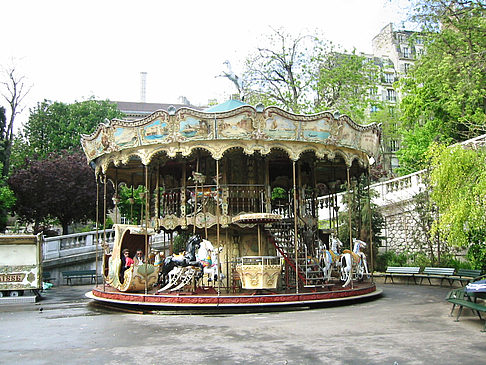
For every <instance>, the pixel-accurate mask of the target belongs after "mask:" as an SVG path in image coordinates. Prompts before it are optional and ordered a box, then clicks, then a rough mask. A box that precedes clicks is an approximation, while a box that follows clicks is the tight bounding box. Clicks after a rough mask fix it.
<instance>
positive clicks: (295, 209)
mask: <svg viewBox="0 0 486 365" xmlns="http://www.w3.org/2000/svg"><path fill="white" fill-rule="evenodd" d="M292 175H293V182H294V246H295V292H296V293H299V242H298V238H297V185H296V179H295V161H293V162H292Z"/></svg>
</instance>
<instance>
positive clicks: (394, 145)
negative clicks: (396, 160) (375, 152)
mask: <svg viewBox="0 0 486 365" xmlns="http://www.w3.org/2000/svg"><path fill="white" fill-rule="evenodd" d="M398 149H399V144H398V141H396V140H392V141H390V152H396V151H398Z"/></svg>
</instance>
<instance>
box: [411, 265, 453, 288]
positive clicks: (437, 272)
mask: <svg viewBox="0 0 486 365" xmlns="http://www.w3.org/2000/svg"><path fill="white" fill-rule="evenodd" d="M454 271H456V269H455V268H453V267H426V268H425V269H424V271H423V272H422V274H420V275H417V277H419V278H420V284H422V281H423V280H424V279H427V280H428V281H429V284H430V285H432V282H431V281H430V279H440V285H441V286H442V282H443V281H444V280H448V281H449V284H450V285H452V283H451V281H450V277H451V276H452V275H454Z"/></svg>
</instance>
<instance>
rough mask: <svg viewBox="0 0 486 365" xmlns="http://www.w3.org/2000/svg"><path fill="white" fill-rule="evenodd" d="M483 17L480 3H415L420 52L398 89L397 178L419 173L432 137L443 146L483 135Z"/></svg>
mask: <svg viewBox="0 0 486 365" xmlns="http://www.w3.org/2000/svg"><path fill="white" fill-rule="evenodd" d="M485 15H486V5H485V4H484V1H482V0H471V1H460V0H419V1H417V2H416V6H415V15H414V20H415V21H417V22H419V24H421V25H422V29H423V33H422V35H423V36H424V37H425V39H426V52H425V54H424V55H423V56H422V57H421V58H420V59H419V60H417V62H416V63H415V67H413V68H412V69H411V71H410V73H409V75H408V77H407V78H406V79H403V80H402V83H401V87H402V90H403V91H404V92H405V93H406V95H405V96H404V98H403V99H402V102H401V105H400V107H401V112H402V119H403V123H404V124H403V131H404V133H405V138H404V139H405V145H404V149H403V151H401V152H400V154H399V159H400V164H401V165H402V166H403V169H402V172H403V173H406V172H409V171H413V170H417V169H420V168H421V165H422V162H423V160H422V158H421V153H423V152H424V150H425V149H426V147H428V145H430V144H431V143H432V142H433V141H434V139H435V136H438V141H440V142H445V143H448V142H451V141H461V140H465V139H468V138H471V137H473V136H476V135H478V134H481V133H485V132H486V101H485V100H486V97H485V95H486V52H485V49H486V37H485V36H484V34H485V33H486V22H485V21H484V19H485ZM407 130H409V132H406V131H407Z"/></svg>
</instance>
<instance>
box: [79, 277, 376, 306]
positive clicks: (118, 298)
mask: <svg viewBox="0 0 486 365" xmlns="http://www.w3.org/2000/svg"><path fill="white" fill-rule="evenodd" d="M381 293H382V290H381V289H377V288H376V285H375V284H374V283H370V282H362V283H354V285H353V288H341V286H339V285H335V286H334V288H333V289H332V290H328V289H320V290H319V289H314V290H310V289H309V288H306V289H303V290H300V291H299V293H295V292H293V293H292V292H273V291H259V290H257V291H250V290H245V291H243V292H241V293H230V294H228V293H225V292H223V291H221V293H220V294H219V295H218V293H217V292H216V290H215V289H213V288H209V289H206V290H198V292H176V293H165V292H164V293H155V292H153V293H147V294H143V293H124V292H120V291H118V290H116V289H114V288H111V287H110V286H108V285H105V286H103V285H102V284H101V285H98V286H96V287H95V288H93V290H92V291H90V292H88V293H86V296H87V297H88V298H90V299H93V300H95V301H98V302H103V303H106V304H115V305H122V306H123V305H127V306H139V307H140V306H142V307H151V308H154V307H157V308H161V309H163V308H167V309H177V308H237V307H240V308H256V307H260V308H261V307H291V306H300V307H306V306H307V307H312V306H319V305H325V304H330V303H336V304H337V303H340V302H346V301H352V300H361V299H371V298H374V297H377V296H379V295H381Z"/></svg>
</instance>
